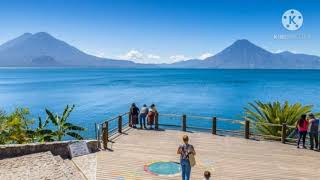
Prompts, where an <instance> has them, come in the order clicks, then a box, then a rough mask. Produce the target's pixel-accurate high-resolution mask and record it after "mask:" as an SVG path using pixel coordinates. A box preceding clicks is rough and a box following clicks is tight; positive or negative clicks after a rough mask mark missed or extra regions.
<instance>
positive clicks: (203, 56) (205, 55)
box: [198, 52, 213, 60]
mask: <svg viewBox="0 0 320 180" xmlns="http://www.w3.org/2000/svg"><path fill="white" fill-rule="evenodd" d="M211 56H213V54H211V53H209V52H206V53H203V54H201V55H200V56H199V57H198V58H199V59H201V60H204V59H206V58H208V57H211Z"/></svg>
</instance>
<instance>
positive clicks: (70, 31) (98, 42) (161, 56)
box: [0, 0, 320, 63]
mask: <svg viewBox="0 0 320 180" xmlns="http://www.w3.org/2000/svg"><path fill="white" fill-rule="evenodd" d="M288 9H297V10H299V11H300V12H301V13H302V14H303V19H304V23H303V26H302V27H301V28H300V29H299V30H297V31H288V30H286V29H285V28H284V27H283V26H282V23H281V18H282V14H283V13H284V12H285V11H286V10H288ZM319 29H320V1H317V0H304V1H303V0H299V1H297V0H268V1H262V0H233V1H232V0H223V1H222V0H221V1H214V0H24V1H23V0H1V1H0V43H3V42H5V41H7V40H10V39H12V38H14V37H17V36H19V35H21V34H23V33H25V32H31V33H35V32H40V31H45V32H48V33H50V34H52V35H53V36H55V37H56V38H58V39H61V40H64V41H66V42H67V43H70V44H72V45H74V46H76V47H77V48H79V49H80V50H83V51H85V52H87V53H90V54H93V55H97V56H103V57H109V58H117V59H119V58H121V59H133V60H134V61H136V62H144V63H149V62H151V63H161V62H173V61H177V60H182V59H188V58H199V57H202V58H203V57H206V56H209V55H212V54H216V53H217V52H219V51H221V50H223V49H224V48H225V47H227V46H228V45H230V44H232V43H233V42H234V41H235V40H237V39H248V40H250V41H251V42H253V43H255V44H257V45H259V46H261V47H263V48H265V49H267V50H269V51H273V52H278V51H283V50H290V51H293V52H301V53H307V54H314V55H320V46H319V44H320V37H319V35H320V30H319ZM274 35H307V36H308V38H305V39H289V40H288V39H287V40H275V39H274Z"/></svg>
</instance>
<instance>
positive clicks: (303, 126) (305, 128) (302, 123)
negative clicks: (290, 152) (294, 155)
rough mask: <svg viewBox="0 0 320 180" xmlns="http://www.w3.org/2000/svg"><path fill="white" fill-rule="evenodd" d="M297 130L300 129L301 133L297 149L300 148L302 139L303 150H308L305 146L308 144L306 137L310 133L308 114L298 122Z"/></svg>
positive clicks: (302, 116)
mask: <svg viewBox="0 0 320 180" xmlns="http://www.w3.org/2000/svg"><path fill="white" fill-rule="evenodd" d="M296 126H297V129H298V132H299V138H298V142H297V148H300V141H301V139H302V145H303V146H302V147H303V148H305V149H306V148H307V147H306V146H305V144H306V135H307V132H308V121H307V115H306V114H303V115H301V118H300V119H299V120H298V121H297V124H296Z"/></svg>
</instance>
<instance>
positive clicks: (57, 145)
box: [0, 140, 98, 159]
mask: <svg viewBox="0 0 320 180" xmlns="http://www.w3.org/2000/svg"><path fill="white" fill-rule="evenodd" d="M71 142H76V141H57V142H47V143H32V144H8V145H0V159H4V158H10V157H16V156H23V155H27V154H33V153H38V152H46V151H51V153H52V154H53V155H60V156H61V157H62V158H64V159H66V158H70V153H69V149H68V145H69V143H71ZM86 142H87V146H88V149H89V151H90V152H91V153H92V152H96V151H98V149H97V141H96V140H86Z"/></svg>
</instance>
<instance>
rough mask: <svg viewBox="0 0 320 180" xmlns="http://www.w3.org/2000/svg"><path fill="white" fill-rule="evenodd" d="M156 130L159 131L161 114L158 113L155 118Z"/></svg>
mask: <svg viewBox="0 0 320 180" xmlns="http://www.w3.org/2000/svg"><path fill="white" fill-rule="evenodd" d="M154 128H155V130H158V129H159V113H158V112H156V114H155V116H154Z"/></svg>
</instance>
